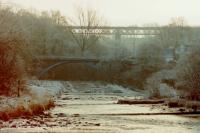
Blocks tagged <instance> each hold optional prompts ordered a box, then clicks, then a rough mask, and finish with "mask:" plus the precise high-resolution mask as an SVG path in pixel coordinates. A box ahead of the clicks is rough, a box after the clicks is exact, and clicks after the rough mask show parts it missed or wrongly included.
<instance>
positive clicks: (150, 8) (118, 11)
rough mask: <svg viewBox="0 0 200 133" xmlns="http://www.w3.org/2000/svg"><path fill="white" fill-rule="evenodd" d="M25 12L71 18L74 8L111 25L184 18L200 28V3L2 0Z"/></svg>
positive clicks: (179, 0)
mask: <svg viewBox="0 0 200 133" xmlns="http://www.w3.org/2000/svg"><path fill="white" fill-rule="evenodd" d="M1 1H3V2H6V1H7V2H10V3H15V4H16V5H18V6H21V7H23V8H28V9H30V8H32V9H37V10H40V11H41V10H60V11H61V12H62V13H63V14H64V15H67V16H72V15H73V11H74V8H75V6H79V5H81V6H84V7H92V8H95V9H96V10H98V12H99V14H101V16H103V17H104V18H105V19H106V21H107V22H108V23H109V24H110V25H121V26H128V25H135V24H136V25H143V24H146V23H158V24H159V25H164V24H167V23H168V22H169V20H170V18H172V17H178V16H181V17H184V18H185V19H186V20H187V22H188V24H190V25H193V26H200V0H1Z"/></svg>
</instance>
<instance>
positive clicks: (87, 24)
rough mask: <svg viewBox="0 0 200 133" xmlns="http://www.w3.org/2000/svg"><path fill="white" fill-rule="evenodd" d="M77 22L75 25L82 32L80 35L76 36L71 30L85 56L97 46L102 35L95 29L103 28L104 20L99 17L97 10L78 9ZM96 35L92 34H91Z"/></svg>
mask: <svg viewBox="0 0 200 133" xmlns="http://www.w3.org/2000/svg"><path fill="white" fill-rule="evenodd" d="M76 17H77V18H76V19H77V20H76V21H74V22H73V23H74V24H75V26H79V27H80V31H79V33H78V34H75V33H74V32H73V31H72V30H71V29H70V31H71V33H72V37H73V39H74V40H75V42H76V43H77V45H78V47H79V48H80V52H81V55H83V54H84V52H85V51H86V50H88V49H89V48H91V47H92V46H94V45H96V44H97V42H98V40H99V38H100V34H99V33H98V32H95V30H94V29H95V28H96V27H98V26H102V24H103V20H102V18H101V17H99V16H98V14H97V12H96V10H94V9H83V8H80V7H79V8H77V16H76ZM94 32H95V33H96V34H91V33H94Z"/></svg>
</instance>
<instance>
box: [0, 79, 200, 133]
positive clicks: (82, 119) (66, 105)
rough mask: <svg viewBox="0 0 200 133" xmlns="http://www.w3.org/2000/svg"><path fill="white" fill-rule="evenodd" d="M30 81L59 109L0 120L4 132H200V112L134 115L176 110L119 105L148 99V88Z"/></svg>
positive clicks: (162, 106) (94, 83)
mask: <svg viewBox="0 0 200 133" xmlns="http://www.w3.org/2000/svg"><path fill="white" fill-rule="evenodd" d="M29 84H30V85H33V86H34V87H35V86H37V87H35V89H34V90H35V92H41V93H40V95H41V96H44V95H49V96H51V98H53V97H54V98H53V99H54V101H55V104H56V106H55V108H53V109H51V110H49V111H46V112H45V114H44V115H38V116H34V117H30V118H24V117H21V118H19V119H12V120H9V121H6V122H4V121H0V125H1V129H0V133H9V132H12V133H15V132H69V133H71V132H72V133H84V132H85V133H98V132H99V133H102V132H104V133H132V132H134V133H143V132H147V133H148V132H152V133H153V132H158V131H159V132H161V133H169V132H176V133H198V132H199V130H200V117H199V115H183V116H176V115H131V114H134V113H159V112H168V111H172V110H168V108H167V107H166V106H164V105H162V104H160V105H120V104H116V102H117V100H118V99H141V98H145V97H146V96H147V95H146V92H144V91H138V90H135V91H133V90H130V89H128V88H124V87H121V86H118V85H112V84H105V83H101V82H59V81H53V82H52V81H42V82H41V81H31V82H30V83H29ZM34 87H33V88H34ZM39 87H42V88H39ZM44 88H46V89H44ZM41 89H44V90H42V91H40V90H41ZM56 95H57V96H56ZM43 98H44V99H46V98H48V97H43ZM173 111H174V110H173Z"/></svg>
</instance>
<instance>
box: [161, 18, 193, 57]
mask: <svg viewBox="0 0 200 133" xmlns="http://www.w3.org/2000/svg"><path fill="white" fill-rule="evenodd" d="M188 34H189V26H187V22H186V20H185V19H184V18H183V17H176V18H172V19H171V20H170V23H169V24H168V25H167V26H166V27H164V28H163V30H162V31H161V34H160V39H161V43H162V44H163V46H165V47H171V48H172V52H173V59H174V60H177V59H178V57H177V54H176V50H177V48H178V47H179V46H180V45H181V44H182V43H183V41H184V39H186V38H187V37H188Z"/></svg>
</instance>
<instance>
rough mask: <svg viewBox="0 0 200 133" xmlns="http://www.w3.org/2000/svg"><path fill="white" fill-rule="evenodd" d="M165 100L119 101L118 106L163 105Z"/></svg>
mask: <svg viewBox="0 0 200 133" xmlns="http://www.w3.org/2000/svg"><path fill="white" fill-rule="evenodd" d="M164 102H165V101H164V100H121V99H120V100H118V102H117V104H161V103H164Z"/></svg>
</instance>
